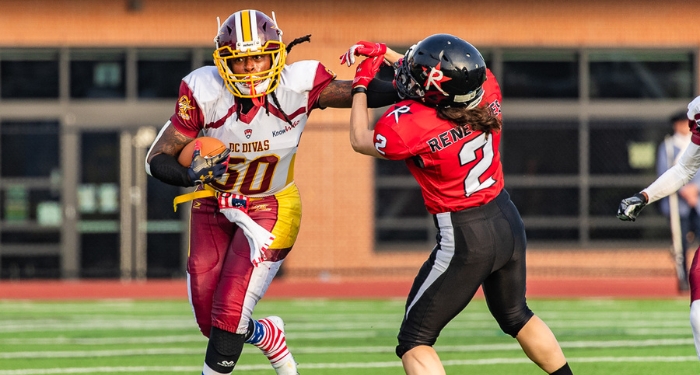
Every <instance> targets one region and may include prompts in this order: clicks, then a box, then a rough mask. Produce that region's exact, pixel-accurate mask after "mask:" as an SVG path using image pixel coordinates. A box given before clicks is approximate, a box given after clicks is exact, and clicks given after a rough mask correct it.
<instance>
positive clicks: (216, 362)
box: [204, 327, 245, 374]
mask: <svg viewBox="0 0 700 375" xmlns="http://www.w3.org/2000/svg"><path fill="white" fill-rule="evenodd" d="M244 341H245V335H239V334H235V333H231V332H227V331H224V330H222V329H219V328H216V327H212V329H211V334H210V336H209V344H208V345H207V353H206V355H205V356H204V363H206V364H207V366H209V368H211V369H212V370H214V371H216V372H220V373H223V374H226V373H229V372H231V371H232V370H233V367H234V366H235V365H236V362H238V358H240V357H241V352H242V351H243V342H244Z"/></svg>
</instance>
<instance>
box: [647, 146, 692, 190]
mask: <svg viewBox="0 0 700 375" xmlns="http://www.w3.org/2000/svg"><path fill="white" fill-rule="evenodd" d="M698 169H700V146H698V145H697V144H696V143H694V142H691V143H690V145H689V146H688V148H686V150H685V152H683V155H681V157H680V160H678V163H677V164H676V165H674V166H673V167H672V168H671V169H669V170H667V171H666V172H664V174H662V175H661V176H659V178H657V179H656V181H654V182H653V183H652V184H651V185H649V187H647V188H646V189H644V190H642V192H644V193H646V194H647V196H648V197H649V202H648V203H651V202H655V201H657V200H659V199H661V198H664V197H666V196H668V195H670V194H671V193H673V192H675V191H677V190H678V189H680V188H681V187H682V186H683V185H685V184H686V183H688V181H690V179H692V178H693V176H695V173H696V172H697V171H698Z"/></svg>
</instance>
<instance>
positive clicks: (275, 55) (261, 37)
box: [214, 10, 287, 98]
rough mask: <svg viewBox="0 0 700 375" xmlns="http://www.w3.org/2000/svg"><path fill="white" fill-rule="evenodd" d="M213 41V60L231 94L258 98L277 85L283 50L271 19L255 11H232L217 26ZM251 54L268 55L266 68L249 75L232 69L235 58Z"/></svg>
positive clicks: (284, 58) (277, 30) (284, 49)
mask: <svg viewBox="0 0 700 375" xmlns="http://www.w3.org/2000/svg"><path fill="white" fill-rule="evenodd" d="M215 42H216V47H217V48H216V50H215V51H214V62H215V63H216V67H217V68H218V70H219V75H221V78H222V79H223V80H224V83H225V85H226V88H227V89H228V90H229V91H230V92H231V94H233V95H234V96H237V97H240V98H258V97H261V96H264V95H267V94H269V93H271V92H272V91H274V90H275V89H276V88H277V86H278V85H279V80H280V74H281V73H282V69H283V68H284V64H285V61H286V57H287V51H286V46H285V45H284V43H282V31H281V30H279V28H277V23H276V22H275V21H273V20H272V19H270V18H269V17H267V16H266V15H265V14H263V13H261V12H258V11H255V10H245V11H239V12H236V13H234V14H233V15H231V17H229V18H228V19H227V20H226V21H225V22H224V24H223V25H222V26H221V27H220V28H219V35H217V37H216V38H215ZM254 56H269V58H270V62H271V64H270V68H269V69H267V70H263V71H260V72H255V73H253V74H251V73H248V72H246V73H234V72H233V69H232V66H233V61H234V60H235V59H239V58H246V57H254Z"/></svg>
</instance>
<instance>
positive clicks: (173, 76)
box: [138, 50, 192, 98]
mask: <svg viewBox="0 0 700 375" xmlns="http://www.w3.org/2000/svg"><path fill="white" fill-rule="evenodd" d="M191 70H192V56H191V53H190V52H189V51H187V50H180V51H178V50H143V51H138V96H139V98H176V97H177V93H178V89H179V88H180V81H181V80H182V78H184V77H185V76H186V75H187V74H188V73H189V72H190V71H191Z"/></svg>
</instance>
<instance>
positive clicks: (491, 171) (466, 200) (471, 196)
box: [374, 70, 503, 214]
mask: <svg viewBox="0 0 700 375" xmlns="http://www.w3.org/2000/svg"><path fill="white" fill-rule="evenodd" d="M479 105H480V106H488V107H489V108H490V109H491V111H492V113H494V114H495V115H497V116H499V117H501V89H500V87H499V85H498V82H497V81H496V78H495V77H494V75H493V74H492V73H491V71H490V70H487V79H486V82H485V83H484V97H483V99H482V101H481V103H480V104H479ZM374 141H375V148H376V149H377V151H379V153H380V154H382V155H383V156H384V157H386V158H387V159H391V160H405V161H406V165H408V169H409V170H410V172H411V174H412V175H413V177H415V179H416V181H418V184H420V187H421V190H422V193H423V199H424V200H425V206H426V208H427V209H428V212H430V213H431V214H436V213H440V212H453V211H460V210H462V209H465V208H468V207H476V206H481V205H483V204H485V203H488V202H489V201H491V200H492V199H493V198H495V197H496V196H497V195H498V193H500V192H501V190H502V189H503V168H502V166H501V155H500V153H499V151H498V147H499V144H500V141H501V132H494V133H491V134H489V135H488V137H487V136H486V134H485V133H483V132H480V131H472V130H471V129H470V128H469V127H456V126H454V125H453V124H452V123H451V122H449V121H446V120H443V119H440V118H439V117H437V112H436V111H435V109H434V108H432V107H427V106H425V105H423V104H421V103H419V102H417V101H415V100H404V101H401V102H399V103H397V104H395V105H393V106H392V107H391V108H390V109H389V110H387V111H386V113H384V115H382V117H381V118H380V119H379V121H378V122H377V125H376V126H375V129H374Z"/></svg>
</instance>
